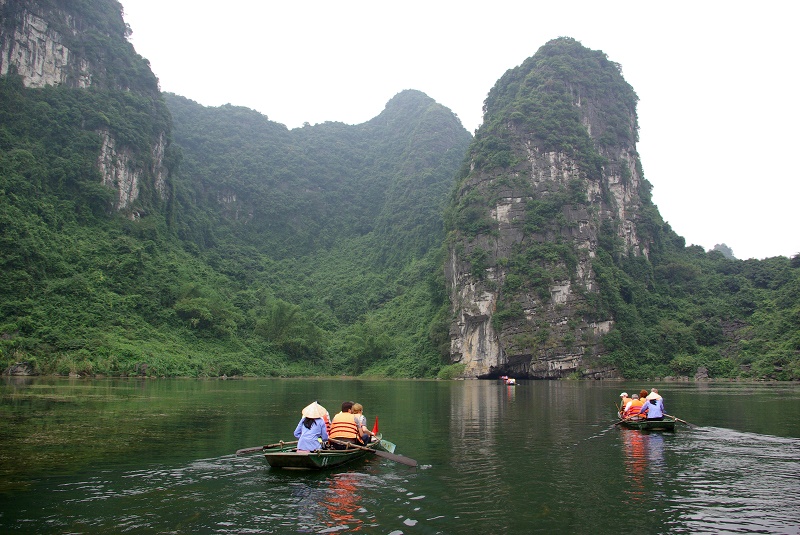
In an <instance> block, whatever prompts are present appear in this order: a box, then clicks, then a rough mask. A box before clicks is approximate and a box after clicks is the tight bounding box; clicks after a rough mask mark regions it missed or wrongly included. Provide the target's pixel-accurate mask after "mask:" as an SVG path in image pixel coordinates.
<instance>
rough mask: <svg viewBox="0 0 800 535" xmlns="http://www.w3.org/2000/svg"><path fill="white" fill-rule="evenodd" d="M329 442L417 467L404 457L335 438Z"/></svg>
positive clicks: (415, 462)
mask: <svg viewBox="0 0 800 535" xmlns="http://www.w3.org/2000/svg"><path fill="white" fill-rule="evenodd" d="M328 441H329V442H335V443H336V444H341V445H343V446H347V447H348V448H350V447H352V448H358V449H360V450H365V451H368V452H370V453H374V454H375V455H377V456H378V457H385V458H386V459H390V460H392V461H395V462H398V463H401V464H405V465H407V466H417V465H418V463H417V461H415V460H414V459H410V458H408V457H404V456H403V455H395V454H394V453H389V452H388V451H381V450H376V449H372V448H365V447H364V446H359V445H358V444H353V443H351V442H342V441H341V440H336V439H335V438H329V439H328Z"/></svg>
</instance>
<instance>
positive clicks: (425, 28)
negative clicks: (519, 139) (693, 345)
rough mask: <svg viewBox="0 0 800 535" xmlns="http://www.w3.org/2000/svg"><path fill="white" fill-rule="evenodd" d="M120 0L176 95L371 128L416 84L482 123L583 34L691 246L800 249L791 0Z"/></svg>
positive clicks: (280, 116) (738, 250)
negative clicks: (528, 71) (513, 76)
mask: <svg viewBox="0 0 800 535" xmlns="http://www.w3.org/2000/svg"><path fill="white" fill-rule="evenodd" d="M120 1H121V2H122V4H123V6H124V9H125V20H126V22H127V23H128V24H130V26H131V28H132V29H133V35H132V37H131V42H132V43H133V45H134V46H135V47H136V50H137V52H138V53H139V54H141V55H142V56H144V57H145V58H147V59H149V60H150V63H151V66H152V69H153V72H155V74H156V76H158V78H159V80H160V82H161V89H162V90H163V91H169V92H173V93H177V94H179V95H182V96H185V97H187V98H190V99H192V100H195V101H197V102H199V103H201V104H204V105H206V106H219V105H222V104H226V103H230V104H234V105H239V106H246V107H248V108H252V109H255V110H258V111H259V112H261V113H263V114H265V115H267V116H268V117H269V118H270V119H272V120H273V121H277V122H279V123H283V124H285V125H286V126H288V127H289V128H296V127H299V126H301V125H302V124H303V123H304V122H309V123H311V124H316V123H322V122H325V121H341V122H344V123H347V124H359V123H362V122H365V121H367V120H369V119H371V118H373V117H375V116H376V115H378V114H379V113H380V112H381V111H382V110H383V108H384V106H385V104H386V102H388V101H389V99H391V98H392V97H393V96H394V95H396V94H397V93H399V92H400V91H402V90H404V89H418V90H420V91H423V92H424V93H426V94H427V95H428V96H430V97H431V98H433V99H435V100H436V101H437V102H439V103H440V104H443V105H444V106H446V107H448V108H450V109H451V110H453V111H454V112H455V113H456V114H457V115H458V116H459V118H460V119H461V122H462V123H463V124H464V126H465V127H466V128H467V129H468V130H469V131H471V132H474V130H475V129H476V128H477V127H478V126H479V125H480V123H481V120H482V111H481V108H482V105H483V101H484V99H485V98H486V94H487V93H488V91H489V89H491V88H492V86H494V84H495V83H496V82H497V80H498V79H499V78H500V76H502V74H503V73H504V72H505V71H506V70H508V69H511V68H513V67H516V66H518V65H519V64H521V63H522V62H523V61H524V60H525V59H526V58H528V57H530V56H532V55H534V54H535V53H536V51H537V50H538V48H539V47H540V46H542V45H543V44H545V43H546V42H547V41H549V40H550V39H553V38H555V37H559V36H569V37H573V38H575V39H577V40H578V41H580V42H581V43H583V45H584V46H587V47H589V48H592V49H595V50H602V51H603V52H605V53H606V54H607V55H608V58H609V59H610V60H612V61H615V62H617V63H620V64H621V65H622V71H623V75H624V76H625V79H626V80H627V81H628V83H630V84H631V85H632V86H633V88H634V90H635V91H636V93H637V94H638V95H639V107H638V114H639V126H640V131H639V137H640V141H639V144H638V150H639V153H640V155H641V159H642V165H643V167H644V172H645V177H646V178H647V179H648V180H649V181H650V182H651V183H652V184H653V186H654V191H653V198H654V201H655V203H656V205H657V206H658V208H659V210H660V212H661V215H662V216H663V217H664V219H665V220H667V221H668V222H669V223H670V224H671V225H672V227H673V228H674V229H675V231H676V232H677V233H678V234H680V235H681V236H684V237H685V238H686V242H687V244H692V243H694V244H697V245H701V246H703V247H704V248H705V249H711V248H713V247H714V245H715V244H718V243H725V244H727V245H728V246H729V247H731V248H732V249H733V252H734V255H735V256H736V257H737V258H743V259H744V258H765V257H770V256H778V255H783V256H791V255H794V254H796V253H800V232H798V227H800V225H798V223H797V213H798V210H797V204H798V201H799V200H800V171H799V169H800V166H798V162H795V157H797V156H799V155H800V152H799V151H798V149H799V148H800V147H798V141H800V139H799V138H800V136H798V133H797V132H798V127H799V126H800V112H799V111H798V109H799V108H800V106H798V103H797V83H796V82H797V74H798V67H797V65H798V56H799V55H800V54H798V53H800V47H798V44H797V40H796V36H795V34H796V31H797V23H798V20H799V19H798V15H797V13H796V11H795V3H794V2H791V1H785V0H784V1H773V0H762V1H760V2H749V3H740V2H730V1H725V2H723V1H710V0H704V1H696V0H694V1H682V0H677V1H675V0H674V1H672V2H656V1H643V0H618V1H614V2H610V1H609V2H600V1H597V0H583V1H570V0H557V1H556V0H548V1H547V2H540V1H537V0H529V1H521V0H493V1H492V2H471V1H469V0H460V1H450V0H444V1H436V0H426V1H419V0H403V1H402V2H399V1H382V2H381V1H374V0H373V1H361V0H357V1H347V0H339V1H330V0H329V1H320V0H306V1H302V2H296V1H291V0H281V1H272V0H227V1H224V2H219V1H215V2H209V1H203V0H120Z"/></svg>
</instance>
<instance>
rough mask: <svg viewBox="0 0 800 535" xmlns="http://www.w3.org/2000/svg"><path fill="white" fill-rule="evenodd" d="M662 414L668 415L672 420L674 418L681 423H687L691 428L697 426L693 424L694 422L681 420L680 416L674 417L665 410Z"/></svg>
mask: <svg viewBox="0 0 800 535" xmlns="http://www.w3.org/2000/svg"><path fill="white" fill-rule="evenodd" d="M664 416H669V417H670V418H672V419H673V420H675V421H676V422H680V423H682V424H686V425H688V426H689V427H691V428H692V429H695V428H696V427H697V426H696V425H694V424H690V423H689V422H687V421H686V420H681V419H680V418H676V417H674V416H673V415H671V414H667V413H666V412H665V413H664Z"/></svg>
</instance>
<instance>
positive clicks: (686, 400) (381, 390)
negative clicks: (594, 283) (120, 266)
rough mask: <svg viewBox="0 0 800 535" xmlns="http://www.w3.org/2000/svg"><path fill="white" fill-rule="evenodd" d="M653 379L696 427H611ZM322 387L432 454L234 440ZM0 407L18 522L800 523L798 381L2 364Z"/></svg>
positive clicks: (175, 525)
mask: <svg viewBox="0 0 800 535" xmlns="http://www.w3.org/2000/svg"><path fill="white" fill-rule="evenodd" d="M650 386H659V388H660V391H661V393H662V395H664V398H665V401H666V408H667V411H668V412H669V413H670V414H674V415H676V416H678V417H680V418H682V419H684V420H687V421H688V422H691V423H693V424H697V425H698V426H699V427H697V428H694V429H693V428H689V427H686V426H683V427H681V428H680V429H679V430H678V431H677V432H676V433H674V434H661V433H652V434H643V433H640V432H636V431H628V430H624V429H620V428H618V427H613V426H612V424H613V421H614V420H613V413H614V403H615V402H617V401H618V400H619V397H618V396H619V393H620V392H621V391H622V390H627V391H628V392H631V393H632V392H634V391H638V390H639V389H640V388H642V387H648V388H649V387H650ZM314 399H318V400H319V401H320V403H322V404H323V405H325V406H326V407H327V408H328V410H329V411H330V412H331V414H333V413H335V412H337V411H338V405H339V404H340V403H341V401H343V400H346V399H350V400H355V401H359V402H361V403H362V404H364V406H365V414H366V415H367V419H368V421H369V422H370V424H371V423H372V422H373V420H374V417H375V415H378V416H379V418H380V430H381V432H383V434H384V437H385V438H388V439H389V440H391V441H393V442H394V443H396V444H397V451H396V452H397V453H402V454H404V455H406V456H408V457H411V458H413V459H416V460H417V461H419V463H420V468H417V469H414V468H409V467H407V466H404V465H401V464H397V463H394V462H392V461H390V460H387V459H381V458H377V457H371V458H370V459H368V460H365V461H359V462H357V463H355V464H352V465H348V466H345V467H343V468H340V469H338V470H335V471H329V472H322V473H298V472H285V471H279V470H272V469H270V468H269V466H268V465H267V464H266V461H265V460H264V458H263V457H262V456H260V455H257V454H254V455H248V456H241V457H237V456H235V455H233V452H235V451H236V450H237V449H239V448H245V447H251V446H258V445H261V444H265V443H269V442H275V441H277V440H279V439H281V438H283V439H290V438H291V433H292V431H293V430H294V427H295V425H296V424H297V421H298V419H299V417H300V409H301V408H302V407H304V406H305V405H307V404H308V403H309V402H311V401H313V400H314ZM0 417H1V418H2V423H0V532H2V533H120V532H130V533H351V532H361V533H384V534H393V535H398V534H401V533H405V534H413V533H445V534H447V533H553V532H561V533H609V534H615V535H618V534H620V533H626V532H635V533H641V534H644V533H647V534H651V533H795V534H796V533H800V527H798V526H800V493H798V491H799V490H800V484H799V483H798V481H800V386H799V385H739V384H711V385H709V384H703V385H689V384H664V385H650V384H631V383H606V382H525V383H523V384H520V385H519V386H517V387H506V386H503V385H500V384H499V383H495V382H489V381H459V382H435V381H368V380H346V379H341V380H339V379H329V380H317V379H304V380H294V379H291V380H290V379H274V380H270V379H258V380H257V379H252V380H235V381H232V380H229V381H217V380H214V381H194V380H133V379H131V380H111V379H109V380H54V379H34V380H17V379H5V380H4V381H3V382H2V383H0Z"/></svg>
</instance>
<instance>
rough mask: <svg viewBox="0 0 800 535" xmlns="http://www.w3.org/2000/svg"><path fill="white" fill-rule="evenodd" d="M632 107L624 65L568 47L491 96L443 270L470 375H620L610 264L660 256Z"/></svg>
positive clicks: (515, 73) (454, 352)
mask: <svg viewBox="0 0 800 535" xmlns="http://www.w3.org/2000/svg"><path fill="white" fill-rule="evenodd" d="M635 105H636V95H635V94H634V92H633V90H632V89H631V88H630V86H629V85H628V84H627V83H626V82H625V81H624V79H623V78H622V75H621V73H620V69H619V67H618V66H617V65H615V64H613V63H611V62H610V61H608V60H607V58H606V57H605V55H604V54H603V53H602V52H596V51H591V50H588V49H586V48H584V47H583V46H581V45H580V44H579V43H578V42H576V41H574V40H572V39H568V38H561V39H557V40H554V41H551V42H549V43H548V44H546V45H545V46H544V47H542V48H541V49H540V50H539V51H538V52H537V54H536V55H535V56H534V57H532V58H529V59H528V60H527V61H526V62H525V63H523V65H521V66H520V67H517V68H516V69H512V70H510V71H508V72H507V73H506V74H505V75H504V76H503V77H502V78H501V80H500V81H499V82H498V84H497V85H496V86H495V87H494V88H493V89H492V91H491V92H490V93H489V96H488V98H487V100H486V103H485V109H484V112H485V115H484V125H483V126H482V127H481V129H480V130H479V132H478V133H477V135H476V138H475V140H474V142H473V144H472V146H471V148H470V151H469V167H468V169H465V170H464V172H463V179H462V181H461V183H460V185H459V188H458V191H457V194H456V196H455V198H454V200H453V205H452V207H451V208H452V211H451V217H450V236H449V258H448V262H447V265H446V267H445V275H446V278H447V281H448V286H449V289H450V295H451V302H452V303H453V318H454V319H453V322H452V325H451V359H452V361H453V362H461V363H463V364H465V365H466V370H465V375H467V376H477V377H480V376H492V375H497V374H501V373H509V374H515V375H517V376H527V377H537V378H555V377H563V376H566V375H569V374H572V373H574V372H579V373H580V374H581V375H589V376H595V377H601V376H610V375H614V373H615V372H614V370H613V369H612V368H610V367H606V366H603V365H601V364H600V363H599V360H598V358H597V357H599V356H601V355H602V354H603V347H602V344H601V338H602V336H603V335H604V334H606V333H608V332H609V331H610V330H611V329H612V328H613V325H614V318H613V316H612V314H611V312H610V311H609V309H608V307H607V306H605V304H604V302H603V296H602V291H601V290H602V285H603V284H605V281H604V279H603V277H602V265H603V263H604V262H608V261H609V257H610V256H611V255H613V254H619V251H624V254H627V255H634V256H637V255H644V256H645V257H646V256H647V255H648V253H649V245H648V239H647V237H646V236H643V235H642V234H643V233H642V231H641V230H640V229H639V225H638V224H637V223H638V218H639V213H640V211H641V208H642V204H641V195H640V193H641V191H640V190H642V187H643V177H642V173H641V166H640V163H639V160H638V155H637V153H636V146H635V142H636V130H637V122H636V111H635ZM645 234H646V233H645ZM615 251H616V253H615Z"/></svg>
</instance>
